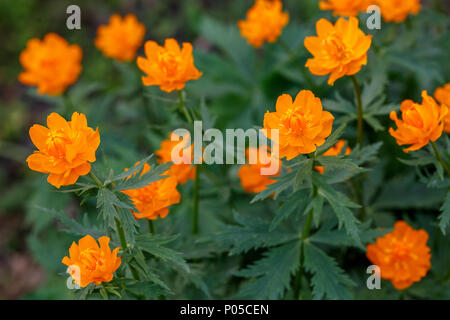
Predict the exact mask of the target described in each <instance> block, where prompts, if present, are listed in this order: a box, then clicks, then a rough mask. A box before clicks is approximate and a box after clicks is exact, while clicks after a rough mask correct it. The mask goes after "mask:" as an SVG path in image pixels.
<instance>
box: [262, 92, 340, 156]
mask: <svg viewBox="0 0 450 320" xmlns="http://www.w3.org/2000/svg"><path fill="white" fill-rule="evenodd" d="M333 120H334V117H333V115H332V114H331V113H329V112H328V111H323V109H322V102H321V101H320V99H319V98H317V97H315V96H314V94H313V93H312V92H311V91H309V90H302V91H300V92H299V93H298V94H297V96H296V97H295V100H294V101H292V98H291V96H290V95H288V94H283V95H281V96H279V97H278V100H277V103H276V111H275V112H269V111H267V112H266V114H265V115H264V129H278V130H279V139H278V140H279V141H273V142H274V143H275V144H276V145H278V147H279V157H280V159H282V158H284V157H286V159H287V160H290V159H292V158H295V157H296V156H298V155H299V154H307V153H311V152H314V151H316V147H317V146H320V145H322V144H323V143H324V142H325V139H326V138H327V137H328V136H329V135H330V133H331V130H332V127H333ZM267 134H268V136H267V137H268V138H269V139H270V137H271V132H270V130H267Z"/></svg>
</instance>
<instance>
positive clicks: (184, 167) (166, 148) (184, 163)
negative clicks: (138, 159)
mask: <svg viewBox="0 0 450 320" xmlns="http://www.w3.org/2000/svg"><path fill="white" fill-rule="evenodd" d="M170 136H171V134H170V135H169V137H170ZM184 139H185V140H183V141H188V140H190V138H189V137H184ZM176 146H178V147H179V150H180V152H179V157H180V158H181V163H179V164H175V163H174V164H172V165H171V166H170V169H169V171H168V172H167V174H168V175H171V176H174V177H176V178H177V181H178V183H179V184H184V183H186V182H187V181H188V180H189V179H194V178H195V172H196V167H195V166H193V165H192V159H193V157H194V148H193V145H192V144H191V145H190V146H187V143H185V142H180V141H178V140H175V141H172V140H170V139H166V140H163V141H162V142H161V147H160V149H159V150H157V151H156V152H155V154H156V155H157V156H158V161H159V163H167V162H171V161H173V159H172V150H173V149H174V148H175V147H176Z"/></svg>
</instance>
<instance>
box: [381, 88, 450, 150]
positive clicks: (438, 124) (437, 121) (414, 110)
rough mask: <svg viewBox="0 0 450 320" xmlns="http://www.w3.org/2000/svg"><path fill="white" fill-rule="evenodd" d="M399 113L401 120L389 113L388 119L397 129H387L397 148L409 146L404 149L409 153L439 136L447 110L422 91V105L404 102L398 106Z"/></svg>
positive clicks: (392, 112)
mask: <svg viewBox="0 0 450 320" xmlns="http://www.w3.org/2000/svg"><path fill="white" fill-rule="evenodd" d="M400 112H401V113H402V119H398V117H397V113H396V112H395V111H391V114H390V118H391V119H392V120H394V121H395V124H396V125H397V129H396V130H394V129H393V128H389V133H390V134H391V136H393V137H394V138H395V139H396V140H397V144H398V145H399V146H402V145H411V146H410V147H408V148H406V149H404V151H405V152H409V151H414V150H419V149H420V148H422V147H424V146H426V145H427V144H428V143H429V142H430V141H436V140H437V139H438V138H439V137H440V136H441V134H442V130H443V129H444V119H445V117H446V116H447V114H448V108H447V106H446V105H442V106H439V105H438V104H437V103H436V101H435V100H434V99H433V98H432V97H430V96H428V94H427V92H426V91H425V90H424V91H422V104H419V103H415V102H414V101H412V100H405V101H403V102H402V104H401V106H400Z"/></svg>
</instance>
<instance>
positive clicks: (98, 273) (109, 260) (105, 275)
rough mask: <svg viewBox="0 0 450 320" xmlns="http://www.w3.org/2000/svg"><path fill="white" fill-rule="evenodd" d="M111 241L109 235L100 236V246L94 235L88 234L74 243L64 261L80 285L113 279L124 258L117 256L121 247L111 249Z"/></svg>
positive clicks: (84, 285) (97, 283)
mask: <svg viewBox="0 0 450 320" xmlns="http://www.w3.org/2000/svg"><path fill="white" fill-rule="evenodd" d="M109 241H110V239H109V237H106V236H103V237H100V238H99V239H98V242H99V244H100V246H99V245H98V244H97V241H95V239H94V238H93V237H91V236H90V235H87V236H85V237H84V238H81V239H80V241H79V242H78V243H79V244H76V243H75V242H73V243H72V246H71V247H70V249H69V255H70V257H67V256H66V257H64V258H63V259H62V263H63V264H65V265H66V266H68V267H69V269H68V272H69V273H70V275H71V276H72V278H73V279H74V282H75V283H76V284H78V285H79V286H80V287H83V288H84V287H86V286H87V285H89V284H90V283H92V282H93V283H95V284H96V285H99V284H101V283H102V282H109V281H111V280H112V279H113V273H114V271H116V270H117V268H119V266H120V263H121V261H122V259H121V258H120V257H117V252H118V251H119V248H115V249H114V250H113V251H111V249H110V247H109Z"/></svg>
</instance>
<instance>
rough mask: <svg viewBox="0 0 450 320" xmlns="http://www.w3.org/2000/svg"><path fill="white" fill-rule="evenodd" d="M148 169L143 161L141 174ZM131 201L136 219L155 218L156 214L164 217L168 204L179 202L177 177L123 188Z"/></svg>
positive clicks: (167, 210) (167, 211)
mask: <svg viewBox="0 0 450 320" xmlns="http://www.w3.org/2000/svg"><path fill="white" fill-rule="evenodd" d="M148 170H150V166H149V165H148V164H147V163H145V164H144V170H142V174H144V173H146V172H147V171H148ZM122 192H123V193H125V194H127V195H128V196H129V197H130V198H131V200H132V201H133V204H134V206H135V207H136V209H137V210H139V212H134V211H132V212H133V215H134V217H135V218H136V219H143V218H146V219H149V220H156V219H157V218H158V216H160V217H161V218H165V217H166V216H167V214H168V213H169V208H168V207H169V206H170V205H172V204H176V203H179V202H180V199H181V195H180V193H179V192H178V190H177V178H176V177H173V176H169V177H167V178H163V179H161V180H158V181H155V182H152V183H150V184H149V185H148V186H146V187H143V188H139V189H132V190H124V191H122Z"/></svg>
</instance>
